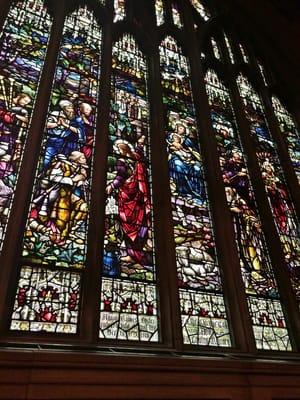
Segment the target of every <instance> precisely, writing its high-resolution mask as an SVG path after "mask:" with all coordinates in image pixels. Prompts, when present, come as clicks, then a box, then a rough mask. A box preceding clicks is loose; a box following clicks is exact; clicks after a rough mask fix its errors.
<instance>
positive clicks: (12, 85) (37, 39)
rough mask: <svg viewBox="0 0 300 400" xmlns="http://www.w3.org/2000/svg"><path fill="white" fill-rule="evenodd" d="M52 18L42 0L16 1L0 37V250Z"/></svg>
mask: <svg viewBox="0 0 300 400" xmlns="http://www.w3.org/2000/svg"><path fill="white" fill-rule="evenodd" d="M51 24H52V23H51V19H50V17H49V15H48V14H47V11H46V9H45V8H44V7H43V2H42V1H39V0H35V1H29V0H25V1H23V2H17V4H16V5H13V6H12V7H11V9H10V11H9V14H8V16H7V19H6V22H5V25H4V28H3V32H2V34H1V38H0V47H1V53H0V129H1V135H0V250H1V248H2V243H3V239H4V234H5V231H6V226H7V222H8V218H9V214H10V209H11V205H12V202H13V198H14V193H15V187H16V183H17V180H18V175H19V169H20V165H21V162H22V156H23V150H24V146H25V144H26V140H27V135H28V131H29V129H30V124H31V117H32V110H33V107H34V103H35V99H36V94H37V90H38V86H39V80H40V75H41V71H42V69H43V64H44V59H45V56H46V50H47V44H48V39H49V32H50V28H51Z"/></svg>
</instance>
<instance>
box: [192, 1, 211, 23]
mask: <svg viewBox="0 0 300 400" xmlns="http://www.w3.org/2000/svg"><path fill="white" fill-rule="evenodd" d="M190 1H191V4H192V5H193V6H194V7H195V9H196V10H197V12H198V13H199V14H200V15H201V17H202V18H203V19H204V21H208V20H209V19H210V17H211V14H210V12H209V11H208V10H207V9H206V8H205V7H204V5H203V4H202V2H201V1H200V0H190Z"/></svg>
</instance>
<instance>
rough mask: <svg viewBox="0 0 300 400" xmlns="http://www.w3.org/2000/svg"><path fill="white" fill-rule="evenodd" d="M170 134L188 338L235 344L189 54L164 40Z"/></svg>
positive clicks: (187, 341) (180, 279)
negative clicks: (196, 113) (211, 205)
mask: <svg viewBox="0 0 300 400" xmlns="http://www.w3.org/2000/svg"><path fill="white" fill-rule="evenodd" d="M160 62H161V73H162V87H163V101H164V108H165V119H166V121H165V124H166V126H165V134H166V144H167V151H168V159H169V174H170V188H171V196H172V197H171V203H172V211H173V212H172V215H173V225H174V238H175V245H176V259H177V273H178V285H179V293H180V305H181V318H182V330H183V340H184V343H185V344H194V345H206V346H225V347H226V346H230V345H231V339H230V333H229V328H228V322H227V315H226V309H225V304H224V298H223V294H222V282H221V276H220V268H219V265H218V260H217V254H216V246H215V242H214V233H213V226H212V221H211V214H210V205H209V201H208V199H207V192H206V181H205V177H204V170H203V160H202V155H201V151H200V146H199V140H198V130H197V123H196V117H195V110H194V105H193V98H192V92H191V84H190V70H189V64H188V60H187V58H186V57H185V56H184V55H183V53H182V50H181V49H180V47H179V46H178V45H177V43H176V42H175V40H174V39H173V38H172V37H166V38H165V39H164V41H163V42H162V43H161V45H160Z"/></svg>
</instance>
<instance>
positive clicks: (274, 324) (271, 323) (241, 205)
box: [205, 70, 291, 350]
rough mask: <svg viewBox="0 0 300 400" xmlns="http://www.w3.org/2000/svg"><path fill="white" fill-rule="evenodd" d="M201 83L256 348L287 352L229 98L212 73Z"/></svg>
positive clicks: (265, 251) (280, 308)
mask: <svg viewBox="0 0 300 400" xmlns="http://www.w3.org/2000/svg"><path fill="white" fill-rule="evenodd" d="M205 81H206V90H207V94H208V98H209V104H210V109H211V120H212V125H213V130H214V132H215V138H216V141H217V148H218V154H219V161H220V167H221V170H222V176H223V181H224V186H225V192H226V198H227V203H228V207H229V209H230V212H231V216H232V221H233V224H234V232H235V241H236V246H237V249H238V253H239V261H240V267H241V273H242V278H243V281H244V284H245V291H246V295H247V302H248V306H249V311H250V315H251V317H252V324H253V331H254V336H255V340H256V346H257V348H259V349H264V350H270V349H272V350H291V344H290V340H289V336H288V332H287V328H286V324H285V318H284V315H283V311H282V307H281V303H280V298H279V293H278V288H277V284H276V280H275V277H274V273H273V269H272V265H271V261H270V257H269V254H268V249H267V246H266V241H265V237H264V233H263V230H262V224H261V219H260V216H259V214H258V211H257V204H256V200H255V194H254V191H253V188H252V184H251V180H250V175H249V171H248V167H247V163H246V158H245V156H244V151H243V148H242V146H241V142H240V139H239V134H238V130H237V125H236V121H235V116H234V112H233V108H232V103H231V98H230V94H229V91H228V89H227V88H226V87H225V86H224V85H223V83H222V82H221V81H220V79H219V77H218V76H217V74H216V73H215V72H214V71H213V70H209V71H208V72H207V74H206V77H205ZM260 306H261V307H260Z"/></svg>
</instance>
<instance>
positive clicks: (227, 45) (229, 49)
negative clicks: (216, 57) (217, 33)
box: [224, 33, 234, 64]
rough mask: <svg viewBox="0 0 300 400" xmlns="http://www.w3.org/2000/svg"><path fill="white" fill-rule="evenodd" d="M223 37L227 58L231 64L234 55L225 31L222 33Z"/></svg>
mask: <svg viewBox="0 0 300 400" xmlns="http://www.w3.org/2000/svg"><path fill="white" fill-rule="evenodd" d="M224 38H225V43H226V47H227V50H228V54H229V58H230V61H231V64H234V55H233V51H232V47H231V44H230V41H229V39H228V36H227V35H226V33H224Z"/></svg>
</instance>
